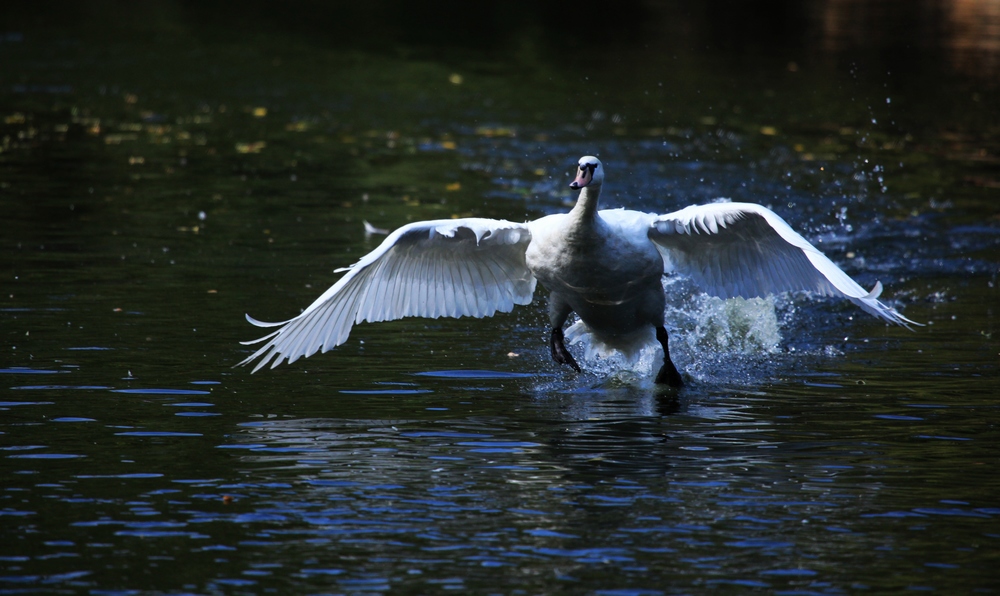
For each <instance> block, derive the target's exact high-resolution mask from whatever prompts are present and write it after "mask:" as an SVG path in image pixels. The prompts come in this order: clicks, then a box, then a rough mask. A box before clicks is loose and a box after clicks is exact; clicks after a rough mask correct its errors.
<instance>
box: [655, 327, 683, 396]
mask: <svg viewBox="0 0 1000 596" xmlns="http://www.w3.org/2000/svg"><path fill="white" fill-rule="evenodd" d="M656 341H658V342H660V345H661V346H663V366H662V367H660V372H659V373H657V374H656V381H655V382H656V384H657V385H669V386H670V387H675V388H680V387H683V386H684V380H683V379H681V373H679V372H677V367H676V366H674V363H673V362H671V361H670V349H669V348H668V347H667V341H668V337H667V330H666V329H665V328H664V327H663V326H662V325H660V326H659V327H657V328H656Z"/></svg>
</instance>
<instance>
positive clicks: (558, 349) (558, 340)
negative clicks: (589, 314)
mask: <svg viewBox="0 0 1000 596" xmlns="http://www.w3.org/2000/svg"><path fill="white" fill-rule="evenodd" d="M549 345H550V346H551V347H552V359H553V360H555V361H556V362H558V363H559V364H568V365H570V366H572V367H573V369H574V370H576V372H581V371H580V365H578V364H577V363H576V360H573V355H572V354H570V353H569V350H567V349H566V344H564V343H563V330H562V327H555V328H554V329H552V341H551V343H550V344H549Z"/></svg>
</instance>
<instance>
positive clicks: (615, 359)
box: [566, 279, 782, 383]
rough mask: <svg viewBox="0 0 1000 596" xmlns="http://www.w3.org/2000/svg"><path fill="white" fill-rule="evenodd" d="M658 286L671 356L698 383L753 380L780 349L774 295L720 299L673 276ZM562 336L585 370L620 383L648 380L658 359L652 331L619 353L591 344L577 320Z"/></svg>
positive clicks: (658, 365) (779, 328)
mask: <svg viewBox="0 0 1000 596" xmlns="http://www.w3.org/2000/svg"><path fill="white" fill-rule="evenodd" d="M664 290H665V291H666V292H667V296H668V304H667V308H666V311H665V318H666V327H667V330H668V333H669V334H670V353H671V359H672V360H673V361H674V364H675V365H676V366H677V367H678V369H679V370H680V371H681V374H686V375H688V376H689V377H691V378H692V379H695V380H698V381H708V382H716V381H718V380H723V381H724V382H730V381H736V382H740V381H746V380H750V379H751V378H755V375H754V371H755V370H758V369H760V367H761V365H762V364H764V363H766V362H767V361H768V359H769V358H770V357H771V356H772V355H774V354H776V353H778V352H779V351H780V349H779V346H780V344H781V339H782V336H781V327H782V323H781V320H780V318H779V315H778V303H779V301H780V299H778V298H775V297H773V296H769V297H767V298H752V299H743V298H733V299H729V300H722V299H720V298H716V297H714V296H708V295H706V294H704V293H701V292H700V291H698V290H697V288H695V287H694V286H693V285H692V284H690V282H686V281H682V280H674V279H668V280H666V281H665V283H664ZM647 335H648V337H647ZM566 339H567V342H568V343H570V344H571V345H575V346H580V347H581V348H582V349H583V353H584V358H583V361H584V362H585V364H584V368H585V369H586V370H587V371H588V372H590V373H594V374H596V375H598V376H601V377H613V378H616V379H621V380H622V381H623V382H625V383H631V382H635V381H636V380H637V379H644V378H647V377H650V378H651V377H652V376H653V375H655V374H656V372H657V371H658V370H659V368H660V365H661V364H662V362H663V353H662V350H661V349H660V347H659V345H658V344H657V343H656V340H655V337H654V335H653V333H652V331H650V332H649V333H648V334H644V335H643V337H642V338H639V339H640V340H642V341H643V342H644V345H641V346H639V347H637V349H636V350H635V351H634V352H632V353H624V354H623V353H620V352H610V351H608V350H605V349H604V348H603V346H602V345H600V344H597V343H596V342H594V341H593V338H592V337H591V336H590V334H589V333H588V332H587V330H586V327H585V326H584V325H583V324H582V323H581V322H577V323H575V324H574V325H572V326H571V327H570V328H569V329H568V330H567V333H566Z"/></svg>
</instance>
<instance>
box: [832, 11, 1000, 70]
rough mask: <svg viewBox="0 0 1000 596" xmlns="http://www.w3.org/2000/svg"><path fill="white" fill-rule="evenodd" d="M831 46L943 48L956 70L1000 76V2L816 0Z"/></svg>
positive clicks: (840, 49)
mask: <svg viewBox="0 0 1000 596" xmlns="http://www.w3.org/2000/svg"><path fill="white" fill-rule="evenodd" d="M814 5H815V8H814V9H813V10H814V14H815V15H816V18H817V20H818V21H819V27H820V29H821V31H822V36H821V39H822V47H823V49H824V50H825V51H828V52H834V53H836V52H844V51H846V50H851V49H856V48H871V47H875V48H881V49H888V50H893V49H895V50H902V51H906V50H909V51H913V50H925V51H926V50H928V49H930V50H934V49H937V48H943V49H944V50H945V58H946V59H947V63H948V65H949V66H950V67H951V69H953V70H954V72H956V73H958V74H961V75H964V76H968V77H973V78H979V79H983V80H993V81H996V77H997V75H998V74H1000V5H998V4H997V3H996V2H991V1H989V0H930V1H924V2H918V3H913V2H906V1H896V0H893V1H889V2H877V3H872V2H865V1H864V0H824V1H822V2H816V3H814Z"/></svg>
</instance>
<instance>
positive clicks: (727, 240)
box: [648, 203, 919, 326]
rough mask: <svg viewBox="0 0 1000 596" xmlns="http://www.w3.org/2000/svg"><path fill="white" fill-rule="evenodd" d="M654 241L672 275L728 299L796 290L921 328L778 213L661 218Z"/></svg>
mask: <svg viewBox="0 0 1000 596" xmlns="http://www.w3.org/2000/svg"><path fill="white" fill-rule="evenodd" d="M648 233H649V238H650V240H652V241H653V242H654V243H655V244H656V246H657V248H659V249H660V253H661V254H662V255H663V261H664V269H665V270H666V271H670V270H671V269H672V270H676V271H678V272H680V273H684V274H685V275H688V276H690V277H691V278H693V279H694V281H695V282H697V283H698V284H699V285H700V286H701V287H702V288H704V289H705V290H706V291H707V292H709V293H711V294H714V295H716V296H719V297H721V298H732V297H736V296H740V297H743V298H752V297H755V296H766V295H767V294H776V293H780V292H784V291H790V290H808V291H813V292H817V293H820V294H825V295H828V296H843V297H845V298H847V299H848V300H850V301H851V302H853V303H855V304H857V305H858V306H860V307H861V308H862V309H864V310H865V311H867V312H869V313H871V314H873V315H875V316H876V317H880V318H882V319H885V320H886V321H890V322H892V323H897V324H900V325H906V326H908V325H909V324H914V325H919V323H914V322H913V321H911V320H910V319H907V318H906V317H904V316H903V315H901V314H899V313H898V312H896V310H895V309H893V308H892V307H890V306H887V305H885V304H883V303H882V302H881V301H879V300H878V296H879V294H881V293H882V284H881V282H876V283H875V287H874V288H873V289H872V291H871V292H868V291H866V290H865V289H864V288H862V287H861V286H860V285H858V283H857V282H856V281H854V280H853V279H851V277H850V276H849V275H847V274H846V273H844V272H843V271H842V270H841V269H840V267H837V265H835V264H834V263H833V261H831V260H830V259H828V258H827V257H826V255H824V254H823V253H821V252H820V251H819V250H818V249H817V248H816V247H815V246H813V245H812V244H810V243H809V241H808V240H806V239H805V238H803V237H802V236H801V235H799V234H798V233H797V232H796V231H795V230H793V229H792V228H791V227H790V226H789V225H788V224H787V223H785V220H783V219H781V217H779V216H778V215H777V214H776V213H774V212H773V211H771V210H770V209H767V208H765V207H762V206H760V205H754V204H751V203H713V204H709V205H695V206H691V207H686V208H684V209H681V210H680V211H675V212H673V213H668V214H666V215H660V216H657V217H656V218H655V219H654V220H653V223H652V224H651V225H650V229H649V232H648Z"/></svg>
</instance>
